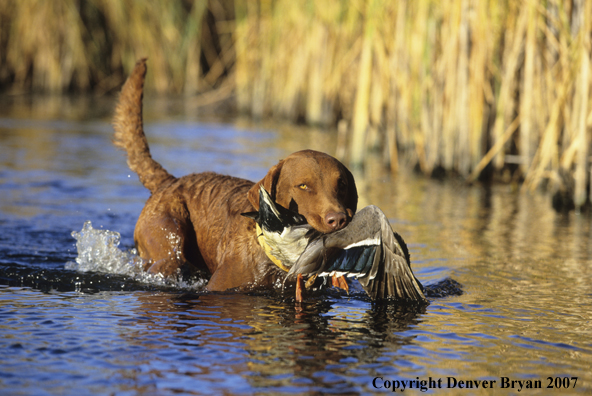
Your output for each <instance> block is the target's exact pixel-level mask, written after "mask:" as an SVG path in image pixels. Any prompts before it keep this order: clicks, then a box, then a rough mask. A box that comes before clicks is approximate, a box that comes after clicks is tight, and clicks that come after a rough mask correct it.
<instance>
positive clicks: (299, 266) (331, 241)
mask: <svg viewBox="0 0 592 396" xmlns="http://www.w3.org/2000/svg"><path fill="white" fill-rule="evenodd" d="M300 274H301V275H304V276H307V277H316V276H339V275H346V276H348V277H356V278H357V279H358V281H359V282H360V284H361V285H362V287H363V288H364V290H365V291H366V293H367V294H368V295H369V296H370V297H371V298H372V299H373V300H380V299H387V298H395V299H405V300H411V301H425V300H426V298H425V295H424V293H423V287H422V285H421V283H420V282H419V281H418V280H417V279H416V278H415V276H414V275H413V272H412V270H411V265H410V260H409V252H408V250H407V245H406V244H405V242H404V241H403V238H402V237H401V236H400V235H399V234H397V233H395V232H394V231H393V230H392V228H391V226H390V224H389V221H388V219H387V217H386V216H385V214H384V213H383V212H382V211H381V210H380V209H379V208H378V207H376V206H374V205H370V206H367V207H365V208H363V209H362V210H360V211H359V212H358V213H356V214H355V215H354V217H353V218H352V221H351V222H350V224H348V225H347V226H346V227H345V228H343V229H341V230H339V231H335V232H333V233H330V234H323V235H318V236H317V237H315V238H314V239H312V240H310V241H309V243H308V244H307V247H306V249H305V250H304V251H303V252H302V254H301V255H300V257H299V259H298V260H297V261H296V263H295V264H294V265H292V267H291V268H290V271H289V272H288V277H290V276H294V275H296V276H297V275H300Z"/></svg>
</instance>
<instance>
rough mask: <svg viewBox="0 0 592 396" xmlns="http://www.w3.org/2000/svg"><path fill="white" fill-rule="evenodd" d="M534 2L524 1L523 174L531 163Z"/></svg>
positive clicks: (521, 148)
mask: <svg viewBox="0 0 592 396" xmlns="http://www.w3.org/2000/svg"><path fill="white" fill-rule="evenodd" d="M536 6H537V4H536V0H527V1H526V13H527V15H528V22H527V27H526V42H525V44H524V45H525V50H524V52H525V55H524V79H523V86H522V94H521V96H520V119H521V123H520V151H521V153H520V154H521V156H522V161H521V164H520V168H521V169H522V173H523V174H525V173H526V171H527V170H528V168H529V166H530V163H531V162H532V158H531V157H532V154H531V152H532V148H531V146H532V142H531V141H532V138H531V129H532V124H533V95H534V92H533V91H534V89H533V88H534V77H535V76H534V72H535V70H534V62H535V50H536V31H537V20H538V17H537V13H536Z"/></svg>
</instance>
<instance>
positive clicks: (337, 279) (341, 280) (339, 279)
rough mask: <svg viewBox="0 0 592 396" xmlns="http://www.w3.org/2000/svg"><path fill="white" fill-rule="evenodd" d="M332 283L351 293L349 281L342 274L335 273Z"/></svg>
mask: <svg viewBox="0 0 592 396" xmlns="http://www.w3.org/2000/svg"><path fill="white" fill-rule="evenodd" d="M331 283H332V285H333V286H334V287H337V288H339V289H343V290H345V291H346V292H347V293H349V286H348V285H347V281H346V280H345V277H344V276H343V275H342V276H335V275H333V276H332V277H331Z"/></svg>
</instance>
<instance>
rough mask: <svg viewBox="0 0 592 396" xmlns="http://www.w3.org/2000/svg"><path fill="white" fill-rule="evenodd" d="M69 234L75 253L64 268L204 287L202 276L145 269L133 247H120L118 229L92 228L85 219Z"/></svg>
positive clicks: (173, 285) (158, 284) (204, 282)
mask: <svg viewBox="0 0 592 396" xmlns="http://www.w3.org/2000/svg"><path fill="white" fill-rule="evenodd" d="M72 237H73V238H74V239H76V249H77V251H78V257H76V261H75V262H72V261H69V262H67V263H66V265H65V269H68V270H74V271H79V272H100V273H109V274H118V275H124V276H129V277H131V278H133V279H134V280H136V281H140V282H143V283H149V284H152V285H155V286H172V287H175V288H181V289H203V287H204V286H205V284H206V283H207V281H206V280H205V279H203V278H192V279H188V280H187V279H183V278H182V277H181V275H180V274H178V275H176V276H170V277H164V276H163V275H161V274H152V273H148V272H146V271H144V264H145V263H146V261H145V260H143V259H142V258H141V257H140V256H138V252H137V250H136V249H130V250H127V251H124V250H122V249H120V248H119V244H120V242H121V235H120V234H119V233H118V232H116V231H110V230H97V229H94V228H93V227H92V223H91V222H90V221H86V222H85V223H84V225H83V227H82V230H81V231H80V232H77V231H72ZM172 253H173V254H174V252H172Z"/></svg>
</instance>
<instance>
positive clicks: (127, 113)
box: [113, 58, 175, 193]
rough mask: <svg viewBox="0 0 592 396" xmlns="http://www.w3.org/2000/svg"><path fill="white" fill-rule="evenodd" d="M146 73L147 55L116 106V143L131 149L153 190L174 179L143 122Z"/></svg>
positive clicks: (130, 160) (133, 162)
mask: <svg viewBox="0 0 592 396" xmlns="http://www.w3.org/2000/svg"><path fill="white" fill-rule="evenodd" d="M145 76H146V58H144V59H140V60H139V61H138V62H137V63H136V66H135V67H134V70H133V71H132V74H130V76H129V77H128V79H127V81H126V82H125V84H124V85H123V88H122V90H121V94H120V95H119V103H118V104H117V107H116V109H115V117H114V119H113V127H114V129H115V134H114V135H113V144H114V145H115V146H116V147H119V148H121V149H124V150H125V151H126V152H127V164H128V166H129V167H130V169H131V170H133V171H134V172H136V173H137V174H138V176H139V177H140V181H141V182H142V184H143V185H144V187H146V188H147V189H148V190H150V192H152V193H153V192H154V191H156V190H157V189H158V188H159V187H160V186H161V185H162V184H163V183H165V182H167V181H169V180H174V179H175V178H174V176H172V175H171V174H169V173H168V172H167V171H166V170H165V169H164V168H163V167H162V166H161V165H160V164H159V163H158V162H156V161H155V160H153V159H152V156H151V155H150V148H149V147H148V142H147V141H146V135H144V128H143V124H142V96H143V94H142V92H143V88H144V77H145Z"/></svg>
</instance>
